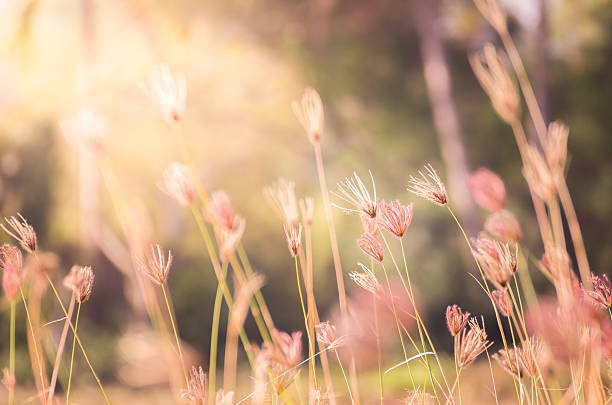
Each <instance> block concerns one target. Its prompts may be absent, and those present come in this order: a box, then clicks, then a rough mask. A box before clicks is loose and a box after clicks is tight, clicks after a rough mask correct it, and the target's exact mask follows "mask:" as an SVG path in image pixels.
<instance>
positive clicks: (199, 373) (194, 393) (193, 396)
mask: <svg viewBox="0 0 612 405" xmlns="http://www.w3.org/2000/svg"><path fill="white" fill-rule="evenodd" d="M207 387H208V377H207V375H206V373H205V372H204V370H202V366H200V367H198V368H195V367H191V372H190V374H189V382H188V384H187V391H185V392H183V394H182V395H181V397H182V398H185V399H186V400H188V401H190V402H191V403H192V404H193V405H204V404H205V403H206V394H207V389H208V388H207Z"/></svg>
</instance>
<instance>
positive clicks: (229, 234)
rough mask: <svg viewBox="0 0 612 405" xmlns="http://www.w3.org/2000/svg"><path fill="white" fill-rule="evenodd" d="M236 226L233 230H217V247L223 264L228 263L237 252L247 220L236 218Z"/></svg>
mask: <svg viewBox="0 0 612 405" xmlns="http://www.w3.org/2000/svg"><path fill="white" fill-rule="evenodd" d="M234 221H235V223H236V225H235V226H234V227H233V228H231V229H228V228H215V237H216V238H217V245H218V246H219V255H220V257H221V260H222V261H223V262H226V261H227V260H228V258H229V256H230V255H232V254H233V253H234V251H236V248H237V247H238V244H239V243H240V240H241V239H242V235H243V234H244V229H245V226H246V220H245V219H244V218H242V217H239V216H236V217H235V219H234Z"/></svg>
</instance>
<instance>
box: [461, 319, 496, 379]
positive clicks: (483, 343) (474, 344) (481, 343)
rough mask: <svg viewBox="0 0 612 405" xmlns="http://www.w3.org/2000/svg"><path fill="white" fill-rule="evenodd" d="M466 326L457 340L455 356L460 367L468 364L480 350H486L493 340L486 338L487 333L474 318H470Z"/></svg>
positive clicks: (478, 354)
mask: <svg viewBox="0 0 612 405" xmlns="http://www.w3.org/2000/svg"><path fill="white" fill-rule="evenodd" d="M469 325H470V327H469V330H468V328H465V329H463V331H462V332H461V334H459V335H458V336H459V338H458V341H457V348H456V349H455V358H456V360H457V366H458V367H460V368H463V367H467V366H469V365H470V364H471V363H472V362H473V361H474V360H476V358H477V357H478V356H480V354H481V353H482V352H484V351H485V350H487V349H488V348H489V347H490V346H491V345H492V344H493V342H489V341H488V340H487V333H486V332H485V330H484V328H481V327H480V325H478V322H476V320H475V318H472V319H470V321H469Z"/></svg>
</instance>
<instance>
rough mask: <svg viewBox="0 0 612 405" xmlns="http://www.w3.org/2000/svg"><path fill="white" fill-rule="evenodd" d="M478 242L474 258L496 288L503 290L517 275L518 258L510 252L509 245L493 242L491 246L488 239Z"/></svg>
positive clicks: (480, 239) (481, 239)
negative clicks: (515, 274)
mask: <svg viewBox="0 0 612 405" xmlns="http://www.w3.org/2000/svg"><path fill="white" fill-rule="evenodd" d="M478 241H479V242H478V243H477V244H476V245H475V247H474V256H475V257H476V259H477V260H478V262H479V263H480V266H481V268H482V271H483V272H484V274H485V276H486V277H487V278H488V279H489V281H491V282H492V283H493V285H495V287H496V288H498V289H503V288H504V287H506V285H507V283H508V280H510V278H511V277H512V276H513V275H514V273H516V258H515V257H514V256H513V255H512V253H511V252H510V247H509V246H508V244H507V243H502V242H492V243H493V244H492V245H491V243H490V241H487V240H486V238H479V239H478ZM492 247H493V248H494V250H492V249H491V248H492Z"/></svg>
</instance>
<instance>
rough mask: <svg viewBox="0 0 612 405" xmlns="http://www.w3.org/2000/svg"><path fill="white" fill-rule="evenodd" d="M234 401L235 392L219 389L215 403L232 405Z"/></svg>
mask: <svg viewBox="0 0 612 405" xmlns="http://www.w3.org/2000/svg"><path fill="white" fill-rule="evenodd" d="M233 403H234V392H233V391H228V392H225V391H223V390H219V391H217V396H216V398H215V405H232V404H233Z"/></svg>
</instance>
